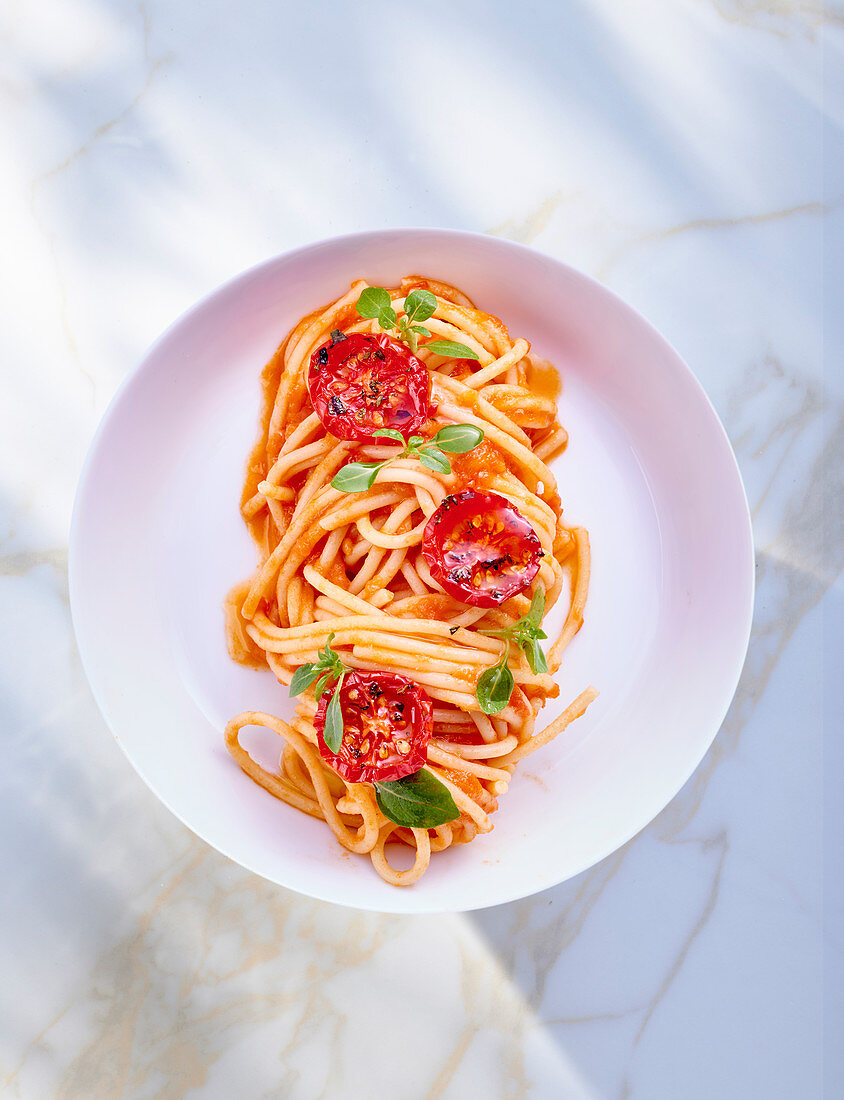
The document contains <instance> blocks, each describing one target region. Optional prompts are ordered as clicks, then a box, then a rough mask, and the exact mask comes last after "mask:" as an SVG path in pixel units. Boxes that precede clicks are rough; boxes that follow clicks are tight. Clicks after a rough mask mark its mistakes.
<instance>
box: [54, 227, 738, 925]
mask: <svg viewBox="0 0 844 1100" xmlns="http://www.w3.org/2000/svg"><path fill="white" fill-rule="evenodd" d="M411 234H413V235H424V236H427V237H431V238H434V239H439V240H441V241H443V242H447V241H451V240H455V239H459V240H464V241H475V242H479V243H482V244H483V246H484V247H490V246H491V247H495V248H500V249H502V250H503V251H504V252H510V253H512V254H514V255H528V256H530V257H531V258H532V259H533V260H534V261H535V260H536V259H537V258H539V259H541V260H543V261H544V262H545V263H547V264H550V265H552V266H555V267H559V268H562V269H563V270H564V271H566V272H567V273H568V274H569V275H570V276H574V277H576V278H577V279H579V280H581V281H583V282H585V283H586V284H588V285H589V286H590V289H591V290H592V291H593V292H594V293H597V294H598V295H599V296H601V297H604V298H605V299H608V300H609V302H610V303H611V304H612V306H613V307H614V308H616V309H618V310H621V311H623V312H625V313H626V314H627V315H628V316H629V317H631V318H632V319H634V320H635V321H636V322H637V323H638V324H639V325H641V326H644V327H645V328H646V329H647V330H648V331H649V332H650V333H651V335H652V336H654V337H655V338H656V339H657V340H658V341H659V342H660V343H661V344H662V345H664V346H665V348H666V349H667V350H668V351H669V352H670V355H671V358H672V360H673V364H674V367H675V369H679V370H680V371H681V372H682V373H684V374H685V375H686V380H687V382H689V383H691V385H692V388H693V389H694V390H695V391H696V396H697V398H698V399H699V400H700V399H702V403H703V406H704V408H705V410H706V412H707V414H708V416H709V418H710V420H711V421H712V426H713V427H714V428H715V431H716V435H717V436H718V437H720V442H721V443H722V444H723V445H724V446H725V447H726V455H727V457H728V459H729V462H730V464H731V468H732V473H733V474H734V476H735V480H736V482H737V485H738V487H739V489H740V494H741V500H742V502H743V505H744V508H743V515H742V519H743V520H744V523H743V525H742V532H741V536H742V537H741V539H740V541H741V543H742V545H741V552H742V556H743V557H744V558H745V559H746V561H745V564H746V566H747V578H746V584H747V590H746V594H747V598H746V602H745V606H744V607H743V608H742V609H741V622H740V633H739V628H738V626H737V627H736V634H737V637H740V639H741V644H740V647H739V648H740V652H741V654H742V656H741V660H737V661H736V671H735V672H734V674H733V676H732V677H731V678H730V679H729V682H727V681H726V680H725V684H724V686H723V689H722V690H723V698H722V703H721V705H720V706H719V707H718V708H717V710H718V713H719V719H718V722H717V725H716V726H715V728H714V729H713V732H712V735H711V737H709V739H708V740H707V741H706V743H705V745H704V747H703V749H702V751H700V752H695V754H693V755H690V757H689V759H690V761H693V762H692V763H691V764H690V766H688V767H687V768H686V769H684V774H683V776H682V778H681V780H680V781H679V783H678V784H677V785H676V789H675V790H674V791H673V793H672V795H671V797H670V798H669V799H668V800H667V801H666V802H664V804H663V805H662V806H661V807H660V808H659V809H658V810H657V811H656V813H652V812H650V810H644V811H643V812H642V813H641V814H639V815H636V823H635V824H634V825H631V826H630V827H628V828H627V829H625V830H623V831H622V833H621V836H622V838H621V839H620V840H613V841H612V842H611V843H610V844H609V845H608V846H607V847H606V850H605V851H602V852H601V854H600V855H599V856H598V857H597V858H586V859H584V861H583V863H582V865H578V866H576V869H575V870H573V871H571V872H568V873H566V874H565V875H563V877H561V878H558V879H556V880H555V881H554V882H542V883H539V884H538V885H537V886H536V887H535V888H534V889H532V890H529V891H524V890H523V889H519V888H516V889H512V890H507V889H503V890H500V891H499V892H498V893H497V894H496V895H495V897H493V898H491V900H488V901H484V902H482V903H479V904H473V905H465V904H461V905H458V906H448V905H445V904H442V903H439V904H430V903H427V899H424V900H423V899H422V898H420V902H422V904H418V903H416V904H414V903H413V897H414V891H413V889H412V888H411V889H400V888H395V889H394V891H393V894H394V895H395V899H394V900H395V902H396V904H394V905H389V906H385V905H383V904H377V903H375V902H374V901H373V902H372V903H369V902H366V901H363V900H359V899H358V900H355V901H347V900H341V899H339V898H338V897H337V896H332V895H331V894H330V893H329V892H328V891H320V890H311V889H309V890H308V891H307V892H306V891H305V890H303V889H301V888H300V887H298V886H292V885H289V884H288V883H284V882H280V881H279V880H278V879H275V878H270V877H268V876H267V875H266V874H265V873H264V872H263V871H261V870H259V869H258V868H257V867H256V866H254V865H253V864H252V863H251V862H250V861H249V860H248V859H244V858H241V856H239V855H238V856H235V855H233V854H232V853H231V852H229V851H227V850H226V849H225V848H224V847H220V846H219V845H218V844H217V843H216V842H212V841H210V840H208V839H206V838H205V836H203V835H202V834H201V833H199V832H197V831H196V830H195V829H194V827H193V826H192V825H191V824H190V823H189V822H188V821H186V820H185V818H184V816H183V814H182V813H181V812H180V811H179V810H178V809H176V808H175V807H174V806H173V805H172V804H171V803H170V801H168V800H167V799H165V798H164V797H162V795H161V794H159V792H158V791H157V790H156V788H155V786H154V785H153V781H152V780H151V779H150V778H148V776H147V775H146V773H145V771H144V770H143V769H142V768H140V767H139V766H138V764H137V763H136V762H135V760H134V759H133V758H132V756H131V754H130V751H129V749H128V748H127V746H126V745H125V744H124V743H123V741H122V740H121V738H120V736H119V734H118V733H117V730H116V728H115V722H114V720H113V717H112V715H111V713H110V707H109V705H108V703H107V701H106V699H105V697H104V695H103V692H102V691H101V689H100V687H99V686H98V685H97V683H96V682H95V679H94V677H92V675H91V662H90V654H86V649H85V645H84V643H83V641H82V638H83V636H84V631H83V628H82V626H81V623H82V618H83V610H82V605H83V602H84V599H83V596H82V593H81V592H80V589H79V580H78V577H79V568H78V564H77V563H78V561H79V558H80V543H81V540H82V528H83V519H82V517H83V514H84V504H85V500H84V498H85V490H86V487H87V485H88V483H89V481H90V479H91V476H92V473H93V471H94V468H95V464H96V462H97V459H98V457H99V452H100V448H101V444H102V440H103V437H104V435H105V433H106V430H107V427H108V424H109V421H110V420H111V418H112V415H113V414H114V412H115V410H116V409H117V408H118V407H119V406H121V405H122V404H123V402H124V401H125V400H126V399H127V397H128V395H129V394H130V392H131V390H132V389H133V387H134V386H135V385H136V384H137V383H138V380H139V378H140V377H141V375H142V374H143V373H144V370H145V367H146V365H147V363H148V362H149V361H150V360H151V359H153V358H154V356H155V355H156V353H157V351H158V349H159V348H160V347H161V346H162V345H163V344H165V343H166V342H167V341H168V340H169V338H170V336H171V334H172V333H173V332H175V331H176V330H177V329H179V328H180V327H181V326H182V325H184V324H186V323H187V322H189V321H190V319H191V318H192V317H193V316H194V314H198V313H200V312H201V311H202V310H204V309H206V308H207V307H208V306H209V304H211V303H212V302H213V301H214V299H215V298H217V297H218V296H222V295H224V294H229V293H231V292H232V291H234V290H235V289H236V288H238V287H242V286H243V285H245V284H247V283H248V282H249V281H250V280H252V279H254V278H255V277H256V276H258V275H260V274H261V273H262V272H263V271H265V270H268V269H270V268H272V267H273V266H274V265H276V264H278V263H279V262H280V261H282V260H284V261H294V260H296V259H300V258H301V259H304V258H306V257H307V256H308V255H309V254H311V253H315V252H319V251H320V250H322V249H324V248H327V247H335V246H338V245H353V244H355V243H358V244H363V243H364V242H375V241H378V240H383V241H389V240H390V239H391V238H392V239H400V238H402V237H404V236H406V235H411ZM755 588H756V575H755V545H754V540H753V528H752V517H751V511H750V505H749V502H748V498H747V490H746V488H745V485H744V481H743V479H742V476H741V470H740V468H739V464H738V460H737V458H736V455H735V451H734V450H733V447H732V444H731V442H730V438H729V436H728V434H727V431H726V428H725V427H724V424H723V422H722V420H721V418H720V417H719V415H718V412H717V410H716V409H715V406H714V405H713V403H712V400H711V399H710V397H709V395H708V394H707V392H706V390H705V389H704V387H703V385H702V383H701V382H700V380H699V379H698V377H697V375H696V374H695V373H694V371H693V370H692V368H691V367H690V366H689V365H688V363H686V361H685V360H684V359H683V357H682V356H681V355H680V354H679V352H678V351H677V349H676V348H675V347H674V345H673V344H672V343H671V342H670V341H669V340H667V339H666V337H665V336H663V335H662V333H661V332H660V331H659V330H658V329H657V328H656V327H655V326H654V325H653V324H652V323H651V322H650V321H649V320H648V319H647V318H646V317H644V316H643V315H642V314H641V313H639V311H638V310H636V309H635V308H634V307H633V306H631V305H629V304H628V303H627V302H626V301H625V300H624V299H623V298H621V297H620V296H619V295H618V294H616V293H615V291H613V290H611V289H610V288H609V287H607V286H605V285H604V284H603V283H601V282H600V281H599V280H597V279H596V278H594V277H593V276H591V275H588V274H587V273H585V272H583V271H580V270H579V269H578V268H575V267H572V266H571V265H570V264H568V263H566V262H565V261H564V260H560V259H557V258H556V257H555V256H551V255H549V254H548V253H547V252H545V251H543V250H541V249H537V248H533V247H531V246H529V245H526V244H522V243H520V242H517V241H511V240H509V239H507V238H503V237H495V236H492V235H490V234H486V233H478V232H474V231H471V230H465V229H451V228H447V227H431V226H400V227H391V228H382V229H373V230H359V231H355V232H352V233H344V234H339V235H335V236H328V237H321V238H319V239H318V240H315V241H311V242H309V243H307V244H303V245H299V246H297V247H295V248H292V249H288V250H286V251H284V252H280V253H277V254H275V255H273V256H270V257H268V258H266V259H263V260H260V261H258V262H257V263H255V264H252V265H251V266H250V267H248V268H246V269H245V270H243V271H241V272H239V273H238V274H236V275H234V276H232V277H231V278H229V279H226V280H225V281H224V282H222V283H219V284H217V285H215V286H214V287H212V289H211V290H209V291H207V292H206V293H205V294H203V295H202V296H201V297H200V298H198V299H197V300H196V301H194V302H193V303H192V304H191V305H190V306H188V308H187V309H185V310H183V311H182V313H180V314H179V315H178V316H177V317H175V318H174V320H173V321H171V322H170V324H168V325H167V327H166V328H165V329H164V330H163V331H162V332H161V333H160V334H159V335H158V336H157V337H156V338H155V340H153V342H152V343H151V344H150V345H149V346H148V347H147V349H146V350H145V351H144V353H143V354H142V356H141V357H140V359H139V360H138V361H137V362H136V363H135V365H134V366H133V367H132V368H131V369H130V370H129V371H128V372H127V374H126V376H125V377H124V378H123V379H122V380H121V382H120V383H119V385H118V386H117V389H116V390H115V392H114V394H113V395H112V397H111V399H110V400H109V402H108V404H107V406H106V408H105V410H104V412H103V414H102V416H101V418H100V420H99V422H98V424H97V426H96V429H95V430H94V433H93V435H92V436H91V440H90V443H89V445H88V449H87V452H86V454H85V458H84V461H83V463H82V466H81V469H80V473H79V477H78V480H77V483H76V489H75V493H74V502H73V509H72V512H71V519H70V533H69V542H68V589H69V603H70V612H71V620H72V623H73V629H74V636H75V640H76V647H77V651H78V653H79V657H80V661H81V664H82V668H83V671H84V673H85V677H86V680H87V681H88V685H89V688H90V690H91V693H92V695H93V697H94V700H95V702H96V704H97V707H98V709H99V711H100V713H101V715H102V717H103V719H104V721H105V723H106V726H107V727H108V729H109V731H110V732H111V735H112V737H113V738H114V740H115V741H116V742H117V744H118V745H119V746H120V749H121V751H122V752H123V754H124V756H125V757H126V759H127V760H128V762H129V764H130V765H131V767H132V770H133V771H134V772H135V773H136V774H137V775H138V776H139V777H140V778H141V780H142V781H143V782H144V783H145V785H146V786H147V788H148V789H149V790H150V791H151V792H152V794H154V795H155V797H156V798H157V799H158V801H159V802H161V803H162V804H163V805H164V806H165V807H166V808H167V810H168V811H169V812H170V813H172V814H173V815H174V816H175V817H176V818H177V819H178V820H179V821H180V822H181V823H182V824H183V825H184V826H185V827H186V828H187V829H188V830H189V831H190V832H191V833H192V834H193V835H194V836H196V837H197V838H198V839H200V840H202V841H203V843H205V844H207V845H208V846H209V847H211V848H213V849H214V850H215V851H218V852H219V853H220V854H221V855H223V856H225V857H226V858H227V859H230V860H231V861H232V862H233V863H236V864H237V865H238V866H240V867H243V868H245V869H246V870H248V871H250V872H252V873H253V874H256V875H258V876H260V877H261V878H262V879H264V880H265V881H267V882H272V883H273V884H274V885H278V886H281V887H283V888H284V889H288V890H292V891H294V892H295V893H298V894H300V895H301V896H302V897H310V898H314V899H315V900H317V901H323V902H330V903H332V904H335V905H342V906H345V907H347V908H350V909H356V910H359V911H363V912H381V913H395V914H404V915H414V914H438V913H456V912H473V911H476V910H481V909H487V908H491V907H493V906H496V905H504V904H507V903H509V902H513V901H518V900H521V899H523V898H528V897H533V896H534V895H536V894H538V893H541V892H543V891H545V890H550V889H553V888H554V887H556V886H559V885H561V884H562V883H563V882H567V881H569V880H570V879H572V878H575V877H577V876H578V875H580V874H583V873H584V872H585V871H587V870H589V869H590V868H592V867H595V866H597V865H598V864H599V863H600V862H602V861H603V860H605V859H606V858H607V857H608V856H610V855H611V854H612V853H613V852H615V851H618V850H619V849H620V848H622V847H624V846H625V845H626V844H629V843H630V841H631V840H632V839H633V838H634V837H636V836H637V835H638V834H639V833H640V832H642V831H643V830H644V829H645V828H646V827H647V826H648V825H649V824H650V823H651V822H652V821H654V820H655V818H656V817H657V816H659V814H660V813H661V812H662V811H663V810H664V809H665V807H666V806H668V805H669V804H670V803H671V802H672V801H673V800H674V798H676V797H677V795H678V794H679V792H680V791H681V790H682V788H683V787H684V786H685V785H686V783H687V782H688V781H689V779H690V778H691V777H692V775H693V774H694V772H695V771H696V770H697V768H698V766H699V765H700V763H701V761H702V760H703V759H704V757H705V756H706V754H707V753H708V752H709V750H710V749H711V747H712V744H713V743H714V741H715V738H716V737H717V735H718V733H719V732H720V729H721V727H722V725H723V722H724V719H725V717H726V715H727V713H728V711H729V708H730V706H731V704H732V702H733V699H734V697H735V693H736V689H737V687H738V685H739V682H740V680H741V676H742V673H743V670H744V666H745V663H746V660H747V653H748V648H749V643H750V636H751V630H752V623H753V613H754V606H755ZM737 622H738V616H737ZM672 785H673V784H672Z"/></svg>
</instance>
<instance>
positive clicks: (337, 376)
mask: <svg viewBox="0 0 844 1100" xmlns="http://www.w3.org/2000/svg"><path fill="white" fill-rule="evenodd" d="M307 383H308V393H309V394H310V397H311V404H312V405H313V407H314V409H315V410H316V414H317V416H318V417H319V418H320V420H321V421H322V423H323V425H324V426H325V429H326V431H329V432H331V434H332V435H336V436H337V438H338V439H347V440H351V441H353V442H356V443H364V442H366V441H367V440H369V439H371V438H372V435H373V432H375V431H377V429H378V428H393V429H394V430H395V431H397V432H401V434H402V435H403V436H404V437H405V438H407V437H408V436H409V435H412V434H413V433H414V432H417V431H418V430H419V429H420V428H421V427H422V425H423V424H426V423H427V422H428V419H429V410H428V393H429V390H430V376H429V374H428V368H427V367H426V366H425V364H424V363H423V362H422V361H421V360H420V359H417V358H416V356H415V355H413V354H412V353H411V352H410V351H409V350H408V348H406V347H405V346H404V344H400V343H399V342H398V341H397V340H391V339H390V337H389V336H385V335H384V334H383V333H381V334H379V335H377V336H370V335H368V334H366V333H362V332H353V333H352V335H351V336H346V335H345V333H342V332H333V333H332V334H331V342H330V343H328V344H323V345H322V347H320V348H317V350H316V351H315V352H314V353H313V355H312V356H311V363H310V367H309V370H308V378H307Z"/></svg>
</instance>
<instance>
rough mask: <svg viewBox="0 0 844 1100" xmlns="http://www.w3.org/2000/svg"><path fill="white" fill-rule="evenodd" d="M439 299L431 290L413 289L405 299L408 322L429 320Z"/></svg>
mask: <svg viewBox="0 0 844 1100" xmlns="http://www.w3.org/2000/svg"><path fill="white" fill-rule="evenodd" d="M436 308H437V299H436V298H435V297H434V295H433V294H432V293H431V292H430V290H411V292H410V294H408V296H407V297H406V298H405V300H404V312H405V313H406V314H407V319H408V322H412V321H427V320H428V318H429V317H432V316H433V315H434V312H435V311H436Z"/></svg>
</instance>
